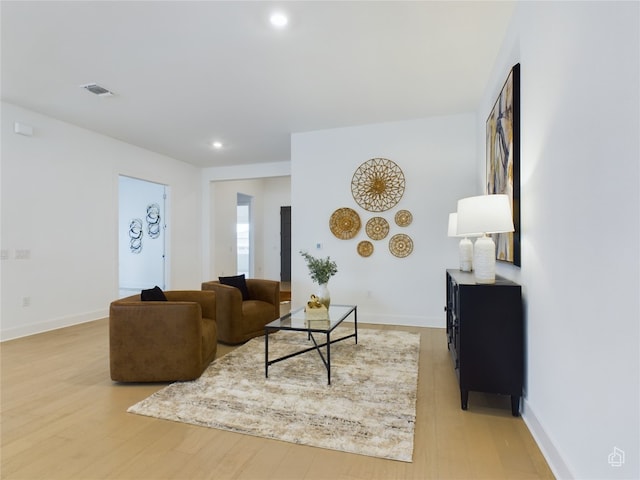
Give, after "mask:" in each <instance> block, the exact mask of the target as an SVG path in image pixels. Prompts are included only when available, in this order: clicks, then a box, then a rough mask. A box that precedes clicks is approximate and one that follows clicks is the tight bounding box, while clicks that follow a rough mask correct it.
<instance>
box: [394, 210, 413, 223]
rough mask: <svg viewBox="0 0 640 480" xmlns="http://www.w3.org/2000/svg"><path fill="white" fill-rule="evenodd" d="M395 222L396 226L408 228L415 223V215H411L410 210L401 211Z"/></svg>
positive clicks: (397, 214)
mask: <svg viewBox="0 0 640 480" xmlns="http://www.w3.org/2000/svg"><path fill="white" fill-rule="evenodd" d="M395 220H396V225H398V226H399V227H406V226H409V225H411V222H412V221H413V215H411V212H410V211H409V210H399V211H398V213H396V216H395Z"/></svg>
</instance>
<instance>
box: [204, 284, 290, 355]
mask: <svg viewBox="0 0 640 480" xmlns="http://www.w3.org/2000/svg"><path fill="white" fill-rule="evenodd" d="M246 284H247V290H248V299H247V300H244V301H243V300H242V293H241V292H240V289H238V288H236V287H232V286H229V285H223V284H222V283H220V282H218V281H211V282H203V283H202V290H213V291H214V292H216V321H217V322H218V340H219V341H220V342H222V343H225V344H228V345H238V344H240V343H244V342H246V341H247V340H249V339H251V338H254V337H257V336H260V335H264V326H265V325H266V324H267V323H269V322H272V321H273V320H275V319H277V318H280V282H276V281H274V280H264V279H259V278H248V279H246Z"/></svg>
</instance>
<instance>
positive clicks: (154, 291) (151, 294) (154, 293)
mask: <svg viewBox="0 0 640 480" xmlns="http://www.w3.org/2000/svg"><path fill="white" fill-rule="evenodd" d="M140 300H142V301H143V302H166V301H167V297H165V295H164V292H163V291H162V290H161V289H160V287H159V286H157V285H156V286H155V287H153V288H150V289H148V290H142V292H140Z"/></svg>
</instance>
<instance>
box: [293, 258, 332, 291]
mask: <svg viewBox="0 0 640 480" xmlns="http://www.w3.org/2000/svg"><path fill="white" fill-rule="evenodd" d="M300 255H302V256H303V257H304V259H305V260H306V261H307V267H309V273H310V274H311V280H312V281H313V282H315V283H317V284H318V285H322V284H323V283H327V282H328V281H329V279H330V278H331V277H333V276H334V275H335V274H336V273H338V265H336V262H334V261H332V260H331V257H327V258H315V257H313V256H311V255H309V254H308V253H307V252H303V251H300Z"/></svg>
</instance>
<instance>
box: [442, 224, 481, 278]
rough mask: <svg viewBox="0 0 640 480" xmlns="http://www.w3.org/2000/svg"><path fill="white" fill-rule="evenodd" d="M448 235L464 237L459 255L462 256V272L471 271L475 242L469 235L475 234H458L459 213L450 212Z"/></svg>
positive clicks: (460, 244)
mask: <svg viewBox="0 0 640 480" xmlns="http://www.w3.org/2000/svg"><path fill="white" fill-rule="evenodd" d="M447 235H448V236H449V237H458V238H459V237H463V238H462V239H461V240H460V243H459V244H458V255H459V257H460V270H461V271H462V272H470V271H471V270H473V243H472V242H471V240H469V238H468V237H470V236H475V237H477V236H478V234H475V235H458V213H457V212H455V213H450V214H449V228H448V233H447Z"/></svg>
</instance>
